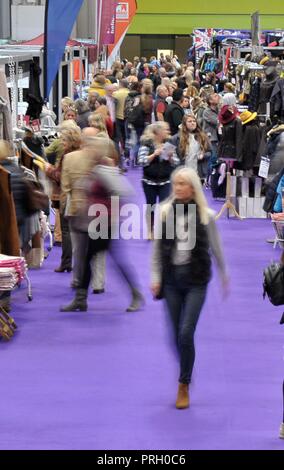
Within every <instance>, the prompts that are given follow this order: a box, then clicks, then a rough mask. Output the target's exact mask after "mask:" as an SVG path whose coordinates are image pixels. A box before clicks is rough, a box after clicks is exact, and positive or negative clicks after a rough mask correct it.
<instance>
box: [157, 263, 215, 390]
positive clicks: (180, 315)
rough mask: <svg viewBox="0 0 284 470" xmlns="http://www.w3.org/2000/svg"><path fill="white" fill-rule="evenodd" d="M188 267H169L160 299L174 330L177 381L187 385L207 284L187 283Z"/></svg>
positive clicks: (190, 373) (191, 369) (192, 363)
mask: <svg viewBox="0 0 284 470" xmlns="http://www.w3.org/2000/svg"><path fill="white" fill-rule="evenodd" d="M187 279H188V266H171V269H170V270H169V273H168V275H167V277H166V279H165V283H164V296H165V299H166V303H167V307H168V310H169V314H170V319H171V323H172V326H173V329H174V334H175V340H176V344H177V348H178V352H179V358H180V377H179V382H180V383H182V384H189V383H190V382H191V376H192V371H193V366H194V362H195V346H194V334H195V330H196V326H197V323H198V320H199V316H200V313H201V310H202V307H203V305H204V302H205V299H206V293H207V285H206V284H202V285H193V284H191V285H190V284H189V283H188V281H187Z"/></svg>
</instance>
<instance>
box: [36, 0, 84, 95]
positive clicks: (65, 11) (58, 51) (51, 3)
mask: <svg viewBox="0 0 284 470" xmlns="http://www.w3.org/2000/svg"><path fill="white" fill-rule="evenodd" d="M83 1H84V0H60V1H58V0H46V6H45V40H44V43H45V44H44V49H45V54H44V60H45V64H44V74H45V98H46V99H48V98H49V94H50V92H51V89H52V86H53V82H54V80H55V78H56V75H57V73H58V70H59V66H60V63H61V61H62V56H63V54H64V51H65V46H66V43H67V41H68V39H69V37H70V34H71V32H72V28H73V26H74V23H75V21H76V19H77V16H78V14H79V11H80V9H81V6H82V4H83Z"/></svg>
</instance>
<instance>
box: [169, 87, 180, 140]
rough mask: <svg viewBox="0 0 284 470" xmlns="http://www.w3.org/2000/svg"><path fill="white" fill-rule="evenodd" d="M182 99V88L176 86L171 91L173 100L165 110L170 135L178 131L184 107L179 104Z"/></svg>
mask: <svg viewBox="0 0 284 470" xmlns="http://www.w3.org/2000/svg"><path fill="white" fill-rule="evenodd" d="M182 100H183V90H182V89H181V88H178V89H177V90H174V92H173V102H172V104H170V106H169V107H168V109H167V110H166V112H165V121H166V122H168V123H169V125H170V130H171V135H175V134H177V133H178V130H179V126H180V125H181V123H182V118H183V116H184V109H183V108H182V106H181V103H182Z"/></svg>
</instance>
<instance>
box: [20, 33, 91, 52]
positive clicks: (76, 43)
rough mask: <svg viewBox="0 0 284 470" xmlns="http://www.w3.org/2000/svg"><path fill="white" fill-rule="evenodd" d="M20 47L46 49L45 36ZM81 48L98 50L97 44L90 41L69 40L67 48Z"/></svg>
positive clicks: (25, 42) (42, 35)
mask: <svg viewBox="0 0 284 470" xmlns="http://www.w3.org/2000/svg"><path fill="white" fill-rule="evenodd" d="M18 44H19V43H18ZM20 45H23V46H40V47H44V34H41V35H40V36H37V37H36V38H34V39H31V40H30V41H24V42H21V43H20ZM80 46H84V47H90V48H93V49H97V46H96V44H94V43H91V42H90V41H88V40H86V41H84V40H80V41H77V40H75V39H69V41H67V44H66V47H80Z"/></svg>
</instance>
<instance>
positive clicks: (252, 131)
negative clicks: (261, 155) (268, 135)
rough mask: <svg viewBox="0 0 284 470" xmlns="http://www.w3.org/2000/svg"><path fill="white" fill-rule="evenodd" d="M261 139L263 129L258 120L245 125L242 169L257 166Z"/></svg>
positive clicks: (250, 168)
mask: <svg viewBox="0 0 284 470" xmlns="http://www.w3.org/2000/svg"><path fill="white" fill-rule="evenodd" d="M260 140H261V131H260V128H259V125H258V123H257V122H256V121H251V122H249V123H248V124H245V125H244V126H243V150H242V162H241V169H242V170H252V169H253V168H254V166H255V163H256V159H257V154H258V149H259V145H260Z"/></svg>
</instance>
